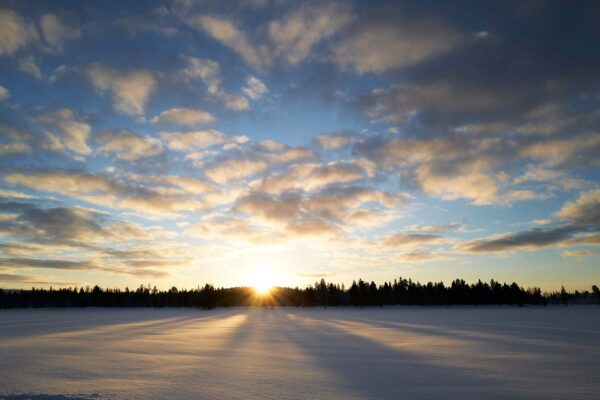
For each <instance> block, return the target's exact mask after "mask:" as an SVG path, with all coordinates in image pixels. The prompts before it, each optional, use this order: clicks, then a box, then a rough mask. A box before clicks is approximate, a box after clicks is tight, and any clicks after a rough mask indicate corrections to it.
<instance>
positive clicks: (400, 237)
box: [382, 233, 448, 247]
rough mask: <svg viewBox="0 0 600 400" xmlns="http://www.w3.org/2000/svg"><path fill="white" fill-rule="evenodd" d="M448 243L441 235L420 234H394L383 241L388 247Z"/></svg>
mask: <svg viewBox="0 0 600 400" xmlns="http://www.w3.org/2000/svg"><path fill="white" fill-rule="evenodd" d="M446 242H448V239H446V238H445V237H443V236H440V235H425V234H418V233H394V234H391V235H389V236H387V237H386V238H385V239H384V240H383V243H382V244H383V246H386V247H415V246H422V245H432V244H441V243H446Z"/></svg>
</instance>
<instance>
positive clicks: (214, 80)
mask: <svg viewBox="0 0 600 400" xmlns="http://www.w3.org/2000/svg"><path fill="white" fill-rule="evenodd" d="M182 58H183V60H184V61H185V62H186V66H185V67H183V68H182V69H180V70H179V71H178V76H179V77H180V78H182V79H184V80H187V81H193V80H201V81H203V82H204V83H205V84H206V86H207V88H208V93H210V94H215V93H217V92H218V91H219V89H220V87H221V83H222V82H223V79H222V78H221V68H220V67H219V63H217V62H216V61H212V60H205V59H202V58H197V57H186V56H183V57H182Z"/></svg>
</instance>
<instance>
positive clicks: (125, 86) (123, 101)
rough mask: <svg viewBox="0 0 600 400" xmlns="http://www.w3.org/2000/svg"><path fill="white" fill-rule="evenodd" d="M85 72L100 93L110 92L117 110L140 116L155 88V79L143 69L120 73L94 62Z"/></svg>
mask: <svg viewBox="0 0 600 400" xmlns="http://www.w3.org/2000/svg"><path fill="white" fill-rule="evenodd" d="M86 74H87V77H88V79H89V80H90V82H91V83H92V85H93V86H94V88H95V89H96V90H98V91H99V92H100V93H106V92H108V93H110V94H112V97H113V107H114V109H115V110H116V111H117V112H120V113H123V114H128V115H134V116H140V115H143V114H144V108H145V106H146V103H147V102H148V98H149V97H150V94H151V93H152V92H153V91H154V90H155V89H156V79H154V76H153V75H152V74H151V73H150V72H148V71H145V70H135V71H132V72H129V73H127V74H122V73H120V72H118V71H117V70H114V69H112V68H108V67H103V66H101V65H98V64H95V65H92V66H90V67H88V68H87V70H86Z"/></svg>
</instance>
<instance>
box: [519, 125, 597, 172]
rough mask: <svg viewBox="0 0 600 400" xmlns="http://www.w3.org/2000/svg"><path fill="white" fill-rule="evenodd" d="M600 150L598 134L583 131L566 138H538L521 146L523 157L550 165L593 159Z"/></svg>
mask: <svg viewBox="0 0 600 400" xmlns="http://www.w3.org/2000/svg"><path fill="white" fill-rule="evenodd" d="M598 151H600V135H599V134H597V133H584V134H580V135H574V136H571V137H568V138H552V139H546V140H540V141H536V142H533V143H529V144H525V145H523V146H521V148H520V153H521V155H522V156H523V157H530V158H533V159H536V160H542V161H544V162H545V163H546V164H548V165H550V166H557V165H561V164H564V163H566V162H568V161H571V160H573V159H575V158H577V159H579V160H588V159H590V160H592V162H593V160H594V154H597V152H598Z"/></svg>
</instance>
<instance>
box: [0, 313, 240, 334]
mask: <svg viewBox="0 0 600 400" xmlns="http://www.w3.org/2000/svg"><path fill="white" fill-rule="evenodd" d="M61 311H62V310H61ZM132 311H138V313H135V312H132ZM48 312H49V313H51V312H56V310H48ZM83 312H87V313H88V314H87V315H88V317H87V318H75V319H66V320H58V321H56V320H55V321H47V320H45V321H38V322H36V323H29V322H27V323H25V324H20V323H19V322H18V321H16V322H14V323H13V324H12V325H11V324H7V325H4V326H0V337H2V338H11V337H38V336H45V335H57V334H63V333H68V334H70V335H76V334H87V333H90V334H91V333H93V334H94V335H102V334H106V335H111V336H112V335H113V334H115V333H116V332H118V331H120V330H122V331H127V332H129V333H139V332H144V331H149V330H150V331H151V330H152V328H154V327H157V326H162V327H163V328H167V327H169V326H172V327H176V325H177V324H184V323H189V322H193V321H198V320H203V319H204V320H208V319H215V318H223V317H225V316H228V315H231V314H234V313H237V312H239V310H237V311H236V310H233V309H229V310H219V311H218V312H217V311H205V310H195V309H186V310H180V309H161V310H148V309H139V310H137V309H90V310H84V311H82V313H83ZM60 314H61V313H60V312H58V313H56V316H55V317H56V318H60V317H61V315H60ZM52 316H53V315H52V314H48V317H52ZM63 316H64V315H63ZM66 316H67V317H69V315H68V311H67V314H66ZM163 331H164V330H163Z"/></svg>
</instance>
